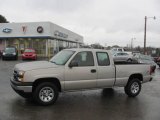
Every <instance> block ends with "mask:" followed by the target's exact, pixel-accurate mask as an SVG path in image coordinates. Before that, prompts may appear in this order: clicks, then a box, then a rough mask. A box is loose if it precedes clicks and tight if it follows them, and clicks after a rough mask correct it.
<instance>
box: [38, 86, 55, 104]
mask: <svg viewBox="0 0 160 120" xmlns="http://www.w3.org/2000/svg"><path fill="white" fill-rule="evenodd" d="M39 98H40V99H41V101H43V102H50V101H51V100H52V99H53V98H54V91H53V89H52V88H51V87H43V88H42V89H41V90H40V92H39Z"/></svg>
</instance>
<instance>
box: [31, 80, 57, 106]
mask: <svg viewBox="0 0 160 120" xmlns="http://www.w3.org/2000/svg"><path fill="white" fill-rule="evenodd" d="M58 94H59V93H58V89H57V87H56V86H55V85H54V84H53V83H50V82H44V83H40V84H39V85H38V86H37V87H36V88H35V90H34V92H33V98H34V100H35V101H36V102H37V103H39V104H40V105H50V104H53V103H55V102H56V100H57V98H58Z"/></svg>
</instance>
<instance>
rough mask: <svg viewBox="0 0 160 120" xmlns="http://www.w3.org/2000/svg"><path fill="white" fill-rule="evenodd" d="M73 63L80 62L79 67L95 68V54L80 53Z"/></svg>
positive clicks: (88, 52)
mask: <svg viewBox="0 0 160 120" xmlns="http://www.w3.org/2000/svg"><path fill="white" fill-rule="evenodd" d="M72 61H76V62H78V67H79V66H94V59H93V54H92V52H90V51H84V52H79V53H78V54H77V55H76V56H75V57H74V58H73V60H72Z"/></svg>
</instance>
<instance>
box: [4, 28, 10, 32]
mask: <svg viewBox="0 0 160 120" xmlns="http://www.w3.org/2000/svg"><path fill="white" fill-rule="evenodd" d="M3 32H4V33H10V32H12V29H10V28H4V29H3Z"/></svg>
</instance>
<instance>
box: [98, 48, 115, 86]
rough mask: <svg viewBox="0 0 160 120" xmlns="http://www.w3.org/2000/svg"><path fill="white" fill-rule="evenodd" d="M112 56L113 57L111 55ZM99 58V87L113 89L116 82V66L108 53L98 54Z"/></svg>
mask: <svg viewBox="0 0 160 120" xmlns="http://www.w3.org/2000/svg"><path fill="white" fill-rule="evenodd" d="M110 56H111V55H110ZM96 57H97V74H98V79H97V87H102V88H105V87H112V86H113V85H114V82H115V66H114V63H113V60H112V57H111V58H109V55H108V52H105V51H104V52H101V51H100V52H96Z"/></svg>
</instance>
